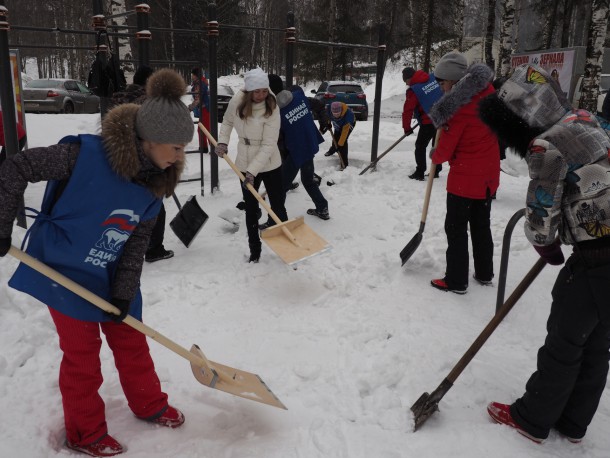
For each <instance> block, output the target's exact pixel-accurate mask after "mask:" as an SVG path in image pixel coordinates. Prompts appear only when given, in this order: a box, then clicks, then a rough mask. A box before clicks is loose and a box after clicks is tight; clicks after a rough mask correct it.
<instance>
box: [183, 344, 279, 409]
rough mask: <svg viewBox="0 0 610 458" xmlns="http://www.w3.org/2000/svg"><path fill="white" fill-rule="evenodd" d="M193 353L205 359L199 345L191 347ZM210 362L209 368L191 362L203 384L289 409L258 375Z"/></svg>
mask: <svg viewBox="0 0 610 458" xmlns="http://www.w3.org/2000/svg"><path fill="white" fill-rule="evenodd" d="M191 353H193V354H194V355H197V356H199V357H200V358H201V359H202V360H204V359H205V355H204V354H203V352H202V351H201V349H200V348H199V347H198V346H197V345H193V346H192V347H191ZM208 362H209V364H210V366H209V368H210V369H209V370H208V369H207V367H201V366H198V365H196V364H195V363H192V362H191V369H192V370H193V375H194V376H195V378H196V379H197V381H198V382H199V383H201V384H202V385H205V386H208V387H210V388H214V389H217V390H220V391H224V392H225V393H229V394H232V395H234V396H239V397H242V398H245V399H249V400H251V401H256V402H261V403H263V404H268V405H270V406H273V407H278V408H280V409H284V410H288V409H287V408H286V406H285V405H284V404H282V402H281V401H280V400H279V399H278V398H277V396H276V395H275V394H273V391H271V390H270V389H269V387H268V386H267V385H266V384H265V382H263V381H262V379H261V378H260V377H259V376H258V375H256V374H252V373H251V372H246V371H241V370H239V369H234V368H232V367H229V366H225V365H223V364H219V363H215V362H214V361H208ZM204 366H205V365H204Z"/></svg>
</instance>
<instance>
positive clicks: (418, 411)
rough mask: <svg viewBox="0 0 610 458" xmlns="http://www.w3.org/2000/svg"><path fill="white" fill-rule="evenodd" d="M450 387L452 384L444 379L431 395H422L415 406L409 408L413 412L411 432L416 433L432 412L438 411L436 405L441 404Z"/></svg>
mask: <svg viewBox="0 0 610 458" xmlns="http://www.w3.org/2000/svg"><path fill="white" fill-rule="evenodd" d="M452 386H453V383H451V382H450V381H449V379H448V378H446V379H445V380H443V381H442V383H441V384H440V385H439V386H438V387H437V388H436V390H434V391H433V392H432V394H428V393H424V394H422V395H421V396H420V397H419V399H418V400H417V401H415V404H413V405H412V406H411V412H413V431H417V430H418V429H419V427H420V426H421V425H423V424H424V423H425V422H426V420H427V419H428V418H430V417H431V416H432V415H433V414H434V412H437V411H438V403H439V402H441V399H443V396H445V395H446V394H447V391H449V389H450V388H451V387H452Z"/></svg>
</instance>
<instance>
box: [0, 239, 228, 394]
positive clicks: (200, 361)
mask: <svg viewBox="0 0 610 458" xmlns="http://www.w3.org/2000/svg"><path fill="white" fill-rule="evenodd" d="M8 252H9V254H10V255H11V256H13V257H15V258H17V259H18V260H19V261H21V262H22V263H24V264H25V265H27V266H28V267H31V268H32V269H34V270H35V271H37V272H39V273H41V274H42V275H44V276H45V277H48V278H50V279H51V280H53V281H55V282H57V283H59V284H60V285H61V286H63V287H64V288H66V289H68V290H70V291H72V292H73V293H74V294H76V295H77V296H80V297H82V298H83V299H85V300H86V301H89V302H91V303H92V304H93V305H95V306H96V307H98V308H100V309H102V310H103V311H104V312H108V313H113V314H115V315H119V314H120V313H121V311H120V310H119V309H118V308H116V307H115V306H114V305H112V304H111V303H110V302H108V301H105V300H104V299H102V298H101V297H99V296H98V295H96V294H93V293H92V292H91V291H89V290H88V289H86V288H84V287H82V286H81V285H79V284H78V283H76V282H75V281H73V280H70V279H69V278H68V277H66V276H64V275H62V274H60V273H59V272H57V271H56V270H54V269H52V268H50V267H49V266H47V265H46V264H44V263H42V262H40V261H39V260H38V259H36V258H33V257H32V256H30V255H29V254H27V253H25V252H23V251H21V250H20V249H19V248H16V247H15V246H11V248H10V249H9V251H8ZM123 323H125V324H126V325H128V326H131V327H132V328H134V329H135V330H137V331H140V332H141V333H142V334H144V335H146V336H148V337H150V338H151V339H153V340H155V341H157V342H159V343H160V344H161V345H163V346H164V347H166V348H168V349H170V350H171V351H173V352H174V353H176V354H178V355H180V356H182V357H183V358H185V359H187V360H189V361H190V362H191V363H193V364H195V365H196V366H198V367H201V368H203V369H205V370H208V371H211V370H212V369H211V367H210V362H209V361H208V359H207V358H206V357H205V355H203V352H202V353H201V355H202V356H201V357H199V356H197V355H195V354H193V353H191V352H190V351H188V350H187V349H186V348H184V347H181V346H180V345H178V344H177V343H176V342H174V341H172V340H170V339H169V338H167V337H165V336H164V335H163V334H161V333H159V332H157V331H155V330H154V329H152V328H150V327H149V326H146V325H145V324H144V323H142V322H141V321H139V320H136V319H135V318H134V317H132V316H131V315H127V316H126V317H125V319H124V320H123ZM217 372H218V376H219V378H221V379H222V380H223V381H226V382H227V383H231V382H232V379H231V377H230V376H229V375H227V374H221V373H220V372H219V371H217Z"/></svg>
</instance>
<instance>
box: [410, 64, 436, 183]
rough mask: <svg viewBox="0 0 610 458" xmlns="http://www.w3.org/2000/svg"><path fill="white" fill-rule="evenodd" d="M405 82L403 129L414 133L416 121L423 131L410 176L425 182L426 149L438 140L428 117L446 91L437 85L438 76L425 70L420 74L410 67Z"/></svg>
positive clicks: (416, 144)
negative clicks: (414, 122)
mask: <svg viewBox="0 0 610 458" xmlns="http://www.w3.org/2000/svg"><path fill="white" fill-rule="evenodd" d="M402 80H403V81H404V82H405V83H406V84H407V86H409V88H408V89H407V94H406V98H405V104H404V107H403V109H402V128H403V129H404V131H405V134H409V133H411V131H412V130H413V128H412V127H411V120H412V119H413V117H415V119H417V121H418V122H419V131H418V132H417V140H416V141H415V164H416V168H415V172H413V173H412V174H411V175H409V178H411V179H412V180H419V181H423V180H424V173H425V171H426V161H427V159H428V158H427V157H426V149H427V148H428V144H429V143H430V141H431V140H432V139H433V138H434V136H435V134H436V129H435V128H434V124H432V121H431V120H430V117H429V116H428V112H429V111H430V109H431V108H432V105H434V103H435V102H436V101H437V100H438V99H440V98H441V97H442V95H443V91H441V88H440V87H439V85H438V83H437V82H436V80H435V78H434V75H433V74H432V75H428V74H427V73H426V72H425V71H423V70H417V71H415V69H414V68H413V67H407V68H405V69H404V70H403V71H402ZM442 168H443V166H442V165H440V164H439V165H438V166H437V167H436V173H435V174H434V178H438V174H439V173H440V171H441V170H442Z"/></svg>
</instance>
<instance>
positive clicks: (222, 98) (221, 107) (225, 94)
mask: <svg viewBox="0 0 610 458" xmlns="http://www.w3.org/2000/svg"><path fill="white" fill-rule="evenodd" d="M233 95H235V94H234V92H233V89H232V88H231V86H227V85H224V84H222V85H220V84H219V85H218V95H217V97H216V103H217V104H218V122H222V119H223V118H224V115H225V112H226V111H227V106H228V105H229V101H230V100H231V98H233Z"/></svg>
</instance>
